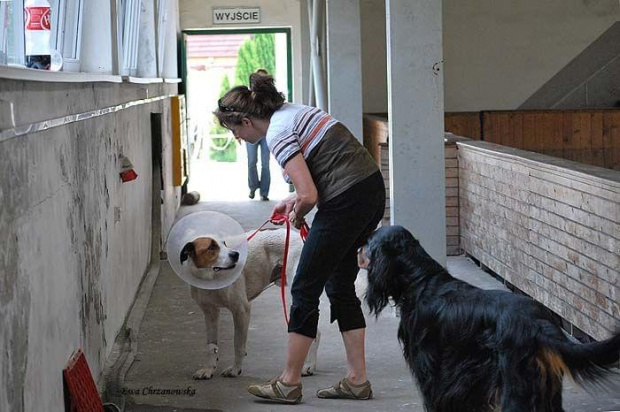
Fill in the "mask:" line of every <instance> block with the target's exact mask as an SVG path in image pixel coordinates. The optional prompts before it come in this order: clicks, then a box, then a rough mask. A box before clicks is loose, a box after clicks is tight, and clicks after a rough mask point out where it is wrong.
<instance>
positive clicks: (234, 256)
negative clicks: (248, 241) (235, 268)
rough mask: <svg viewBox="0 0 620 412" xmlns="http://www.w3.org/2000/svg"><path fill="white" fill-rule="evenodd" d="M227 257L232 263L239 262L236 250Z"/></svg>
mask: <svg viewBox="0 0 620 412" xmlns="http://www.w3.org/2000/svg"><path fill="white" fill-rule="evenodd" d="M228 256H230V258H231V259H232V260H233V261H234V262H237V261H238V260H239V252H237V251H236V250H233V251H232V252H229V253H228Z"/></svg>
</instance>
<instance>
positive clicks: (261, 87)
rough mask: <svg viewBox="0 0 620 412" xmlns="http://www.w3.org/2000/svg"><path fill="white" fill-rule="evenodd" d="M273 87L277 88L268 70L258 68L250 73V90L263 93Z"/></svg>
mask: <svg viewBox="0 0 620 412" xmlns="http://www.w3.org/2000/svg"><path fill="white" fill-rule="evenodd" d="M272 89H275V84H274V80H273V77H272V76H270V75H269V74H268V73H267V71H266V70H264V69H258V70H257V71H256V72H254V73H252V74H251V75H250V90H251V91H252V92H254V93H261V92H264V91H266V90H270V91H271V90H272Z"/></svg>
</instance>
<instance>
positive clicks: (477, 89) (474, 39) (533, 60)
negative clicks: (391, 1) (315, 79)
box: [360, 0, 620, 113]
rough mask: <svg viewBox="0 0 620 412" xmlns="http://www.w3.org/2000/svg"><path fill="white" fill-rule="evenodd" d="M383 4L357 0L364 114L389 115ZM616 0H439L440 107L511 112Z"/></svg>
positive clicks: (591, 34)
mask: <svg viewBox="0 0 620 412" xmlns="http://www.w3.org/2000/svg"><path fill="white" fill-rule="evenodd" d="M384 3H385V2H384V0H360V10H361V26H362V74H363V81H364V90H363V96H364V112H365V113H379V112H387V83H386V73H387V69H386V65H385V61H386V59H385V55H386V54H385V53H386V52H385V50H386V49H385V6H384ZM618 20H620V5H619V3H618V1H616V0H599V1H592V0H549V1H544V2H540V1H536V0H522V1H518V2H514V1H513V2H497V1H493V0H471V1H459V0H444V1H443V38H444V62H445V63H444V90H445V110H446V111H447V112H451V111H478V110H491V109H494V110H498V109H507V110H512V109H516V108H517V107H519V106H520V105H521V104H522V103H523V102H525V101H526V99H528V98H529V97H530V96H532V95H533V94H534V93H535V92H536V91H537V90H538V89H540V88H541V87H542V86H543V85H544V84H545V83H547V81H549V80H550V79H551V78H552V77H553V76H554V75H555V74H556V73H558V72H559V71H560V70H562V69H563V68H564V67H565V66H566V65H567V64H568V63H569V62H571V60H573V59H574V58H575V57H576V56H577V55H578V54H580V53H581V52H582V51H583V50H585V49H586V48H587V47H588V46H589V45H590V44H591V43H592V42H593V41H595V40H596V39H597V38H598V37H599V36H600V35H601V34H603V33H604V32H605V31H606V30H608V29H609V28H610V27H611V25H612V24H613V23H614V22H616V21H618Z"/></svg>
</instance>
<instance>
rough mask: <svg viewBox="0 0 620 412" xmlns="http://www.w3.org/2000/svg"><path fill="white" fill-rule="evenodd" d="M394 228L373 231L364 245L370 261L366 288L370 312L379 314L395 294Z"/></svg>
mask: <svg viewBox="0 0 620 412" xmlns="http://www.w3.org/2000/svg"><path fill="white" fill-rule="evenodd" d="M391 235H392V230H391V229H389V228H388V227H382V228H380V229H379V230H377V231H376V232H375V233H373V234H372V235H371V236H370V238H369V239H368V243H367V245H366V246H365V247H364V250H365V253H366V256H367V258H368V260H369V263H368V287H367V289H366V303H367V304H368V307H369V308H370V312H371V313H374V314H375V315H377V316H378V315H379V313H381V311H382V310H383V309H384V308H385V307H386V306H387V305H388V303H389V300H390V297H391V296H392V295H393V291H392V290H391V289H392V287H391V285H393V284H394V282H393V279H392V278H393V276H394V275H395V274H394V273H393V272H394V264H395V256H394V254H393V253H392V251H391V248H392V246H393V245H392V242H391V238H392V236H391Z"/></svg>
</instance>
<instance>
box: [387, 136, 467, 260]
mask: <svg viewBox="0 0 620 412" xmlns="http://www.w3.org/2000/svg"><path fill="white" fill-rule="evenodd" d="M463 140H468V139H463V138H460V137H456V136H453V135H451V134H447V135H446V139H445V164H446V246H447V254H448V256H455V255H460V254H461V253H462V251H461V246H460V242H459V239H460V233H459V178H458V176H459V169H458V160H457V146H456V142H457V141H463ZM379 146H380V148H381V150H380V167H381V173H382V174H383V180H384V182H385V196H386V202H385V214H384V215H383V224H384V225H389V224H390V159H389V149H388V143H380V144H379Z"/></svg>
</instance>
